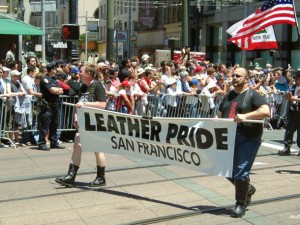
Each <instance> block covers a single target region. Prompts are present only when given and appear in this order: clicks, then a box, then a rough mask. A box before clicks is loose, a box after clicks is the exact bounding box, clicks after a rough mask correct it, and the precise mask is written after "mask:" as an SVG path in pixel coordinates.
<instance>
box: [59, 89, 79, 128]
mask: <svg viewBox="0 0 300 225" xmlns="http://www.w3.org/2000/svg"><path fill="white" fill-rule="evenodd" d="M59 102H60V103H61V104H60V105H59V111H60V120H59V126H58V130H59V131H75V130H76V129H75V128H74V127H73V123H74V110H75V107H73V106H71V105H66V104H62V103H63V102H66V103H71V104H76V103H77V102H78V96H74V97H73V96H72V97H71V96H68V95H61V96H59Z"/></svg>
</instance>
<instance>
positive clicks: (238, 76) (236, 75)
mask: <svg viewBox="0 0 300 225" xmlns="http://www.w3.org/2000/svg"><path fill="white" fill-rule="evenodd" d="M231 77H232V78H234V77H236V78H241V77H242V75H239V74H235V73H234V74H232V75H231Z"/></svg>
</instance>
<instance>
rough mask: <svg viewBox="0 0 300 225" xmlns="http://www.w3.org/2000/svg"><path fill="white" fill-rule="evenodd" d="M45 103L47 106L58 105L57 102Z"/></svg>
mask: <svg viewBox="0 0 300 225" xmlns="http://www.w3.org/2000/svg"><path fill="white" fill-rule="evenodd" d="M47 104H48V105H49V106H52V107H58V103H57V102H47Z"/></svg>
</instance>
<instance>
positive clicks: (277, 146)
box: [261, 142, 298, 153]
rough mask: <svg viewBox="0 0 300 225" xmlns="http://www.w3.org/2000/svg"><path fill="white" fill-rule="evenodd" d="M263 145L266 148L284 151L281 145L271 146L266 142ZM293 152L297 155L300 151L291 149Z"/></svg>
mask: <svg viewBox="0 0 300 225" xmlns="http://www.w3.org/2000/svg"><path fill="white" fill-rule="evenodd" d="M261 145H262V146H264V147H268V148H274V149H277V150H281V149H283V146H281V145H274V144H269V143H265V142H263V143H261ZM291 152H295V153H297V152H298V150H296V149H293V148H291Z"/></svg>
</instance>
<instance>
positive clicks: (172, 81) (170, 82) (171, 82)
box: [166, 78, 177, 85]
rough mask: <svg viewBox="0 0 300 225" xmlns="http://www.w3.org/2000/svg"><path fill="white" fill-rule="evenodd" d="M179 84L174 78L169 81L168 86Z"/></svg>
mask: <svg viewBox="0 0 300 225" xmlns="http://www.w3.org/2000/svg"><path fill="white" fill-rule="evenodd" d="M176 82H177V80H176V79H174V78H169V79H168V80H167V82H166V83H167V85H171V84H174V83H176Z"/></svg>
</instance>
